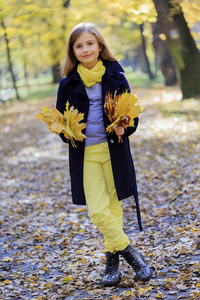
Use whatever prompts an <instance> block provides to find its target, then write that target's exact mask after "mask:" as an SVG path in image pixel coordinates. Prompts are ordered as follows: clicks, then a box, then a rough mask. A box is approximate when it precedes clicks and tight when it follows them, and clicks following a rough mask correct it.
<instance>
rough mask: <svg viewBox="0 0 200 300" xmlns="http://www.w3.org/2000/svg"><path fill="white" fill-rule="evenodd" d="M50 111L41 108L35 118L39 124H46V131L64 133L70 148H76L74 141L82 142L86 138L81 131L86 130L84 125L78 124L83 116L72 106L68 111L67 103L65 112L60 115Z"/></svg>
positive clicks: (57, 112) (56, 111) (55, 111)
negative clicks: (68, 140)
mask: <svg viewBox="0 0 200 300" xmlns="http://www.w3.org/2000/svg"><path fill="white" fill-rule="evenodd" d="M52 106H53V109H52V110H50V109H49V108H48V107H41V109H42V111H39V112H38V113H37V114H36V115H35V116H36V118H37V119H38V120H39V121H40V122H45V123H47V129H49V130H51V131H52V132H53V133H56V134H60V133H64V136H65V137H67V138H69V139H70V141H71V143H72V146H73V147H76V144H75V142H74V140H77V141H83V139H84V138H86V136H85V135H84V134H83V133H82V130H83V129H85V128H86V123H80V122H81V121H82V120H83V119H84V114H83V113H79V112H78V110H77V109H75V108H74V107H73V106H71V107H70V109H69V102H68V101H67V103H66V110H65V111H64V114H62V113H61V112H60V111H59V110H57V109H56V108H55V106H54V105H52Z"/></svg>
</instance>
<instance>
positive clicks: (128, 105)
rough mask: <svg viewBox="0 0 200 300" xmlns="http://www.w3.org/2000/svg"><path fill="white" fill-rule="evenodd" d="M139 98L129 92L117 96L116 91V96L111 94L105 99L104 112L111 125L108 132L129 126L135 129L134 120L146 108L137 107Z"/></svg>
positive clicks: (107, 129) (120, 140) (120, 139)
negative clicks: (118, 127) (116, 127)
mask: <svg viewBox="0 0 200 300" xmlns="http://www.w3.org/2000/svg"><path fill="white" fill-rule="evenodd" d="M137 99H138V98H137V96H136V95H134V94H133V95H132V94H131V93H129V92H128V91H125V92H124V93H122V94H119V95H117V92H116V91H115V93H114V95H112V94H111V93H109V94H107V95H106V97H105V104H104V110H105V113H106V115H107V116H108V118H109V121H110V122H111V124H110V125H109V126H108V127H107V128H106V131H107V132H112V131H113V130H114V129H115V126H116V125H118V126H122V127H124V128H127V127H128V126H131V127H134V126H135V125H134V118H136V117H138V115H139V114H140V113H141V112H142V110H143V109H144V107H142V106H141V105H135V104H136V103H137ZM119 142H122V138H121V137H119Z"/></svg>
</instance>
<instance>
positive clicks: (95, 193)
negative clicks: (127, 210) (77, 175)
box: [83, 142, 130, 253]
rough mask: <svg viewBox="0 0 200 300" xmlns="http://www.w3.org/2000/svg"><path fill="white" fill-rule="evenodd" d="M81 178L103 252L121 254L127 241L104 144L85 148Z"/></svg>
mask: <svg viewBox="0 0 200 300" xmlns="http://www.w3.org/2000/svg"><path fill="white" fill-rule="evenodd" d="M119 159H120V158H119ZM83 178H84V179H83V184H84V193H85V197H86V204H87V206H88V211H89V217H90V220H91V221H92V223H93V224H94V225H95V226H96V227H97V228H98V229H99V231H100V232H101V233H102V234H103V236H104V245H105V250H106V251H110V252H112V253H113V252H115V251H120V250H124V249H125V248H126V247H127V246H128V245H129V243H130V241H129V239H128V237H127V235H126V234H125V233H124V231H123V210H122V208H121V201H119V200H118V197H117V192H116V189H115V184H114V179H113V172H112V167H111V161H110V152H109V148H108V143H107V142H105V143H101V144H98V145H94V146H87V147H85V156H84V172H83Z"/></svg>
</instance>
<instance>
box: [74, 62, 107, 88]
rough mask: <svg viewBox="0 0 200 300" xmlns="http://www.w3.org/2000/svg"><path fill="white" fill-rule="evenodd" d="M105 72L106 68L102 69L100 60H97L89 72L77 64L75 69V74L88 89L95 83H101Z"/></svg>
mask: <svg viewBox="0 0 200 300" xmlns="http://www.w3.org/2000/svg"><path fill="white" fill-rule="evenodd" d="M105 71H106V68H105V67H104V65H103V62H102V60H99V61H98V63H97V64H96V65H95V66H94V67H93V68H92V69H90V70H89V69H87V68H85V67H84V66H83V65H82V64H81V63H80V64H78V67H77V72H78V73H79V75H80V77H81V80H82V82H83V84H84V85H85V86H86V87H90V86H92V85H94V84H95V83H97V82H101V80H102V76H103V75H104V73H105Z"/></svg>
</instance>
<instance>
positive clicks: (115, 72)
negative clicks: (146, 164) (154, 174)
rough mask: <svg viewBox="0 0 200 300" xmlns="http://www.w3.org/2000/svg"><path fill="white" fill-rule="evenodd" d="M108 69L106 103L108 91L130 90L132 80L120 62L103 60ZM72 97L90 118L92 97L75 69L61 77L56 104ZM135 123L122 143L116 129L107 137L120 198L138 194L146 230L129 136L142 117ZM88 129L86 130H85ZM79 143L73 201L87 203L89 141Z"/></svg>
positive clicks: (73, 162)
mask: <svg viewBox="0 0 200 300" xmlns="http://www.w3.org/2000/svg"><path fill="white" fill-rule="evenodd" d="M103 63H104V66H105V67H106V72H105V74H104V75H103V77H102V106H103V105H104V101H105V95H106V93H108V92H110V93H114V92H115V91H116V90H117V91H118V93H122V92H124V91H125V90H129V91H130V87H129V84H128V82H127V80H126V78H125V76H124V74H123V72H124V70H123V69H122V67H121V66H120V64H119V63H118V62H108V61H103ZM67 100H68V101H69V104H70V106H74V108H77V109H78V111H79V112H81V113H84V120H83V121H82V122H85V123H86V122H87V116H88V111H89V99H88V96H87V94H86V90H85V87H84V85H83V83H82V81H81V79H80V76H79V74H78V73H77V70H76V69H75V70H74V71H73V72H72V73H71V74H70V75H69V76H68V77H66V78H63V79H62V80H61V81H60V85H59V88H58V94H57V104H56V108H57V109H58V110H59V111H60V112H61V113H63V112H64V110H65V104H66V102H67ZM103 118H104V125H105V128H106V127H107V126H108V125H109V124H110V121H109V119H108V117H107V116H106V114H105V112H104V113H103ZM134 121H135V127H128V128H127V129H126V130H125V133H124V135H123V143H118V136H117V135H116V134H115V133H109V134H107V140H108V145H109V150H110V158H111V164H112V170H113V176H114V182H115V187H116V191H117V195H118V199H119V200H122V199H125V198H128V197H130V196H133V195H134V198H135V202H136V208H137V217H138V222H139V227H140V230H142V225H141V217H140V209H139V203H138V193H137V184H136V176H135V170H134V165H133V160H132V156H131V152H130V147H129V139H128V136H129V135H131V134H132V133H133V132H135V130H136V128H137V125H138V118H136V119H135V120H134ZM83 133H84V130H83ZM60 137H61V138H62V140H63V141H64V142H65V143H67V142H68V140H67V139H66V138H65V137H64V135H63V133H61V134H60ZM75 143H76V145H77V147H76V148H75V147H73V146H72V145H71V143H69V167H70V175H71V189H72V201H73V203H74V204H78V205H85V204H86V202H85V195H84V190H83V162H84V148H85V143H84V141H83V142H79V141H75Z"/></svg>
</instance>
